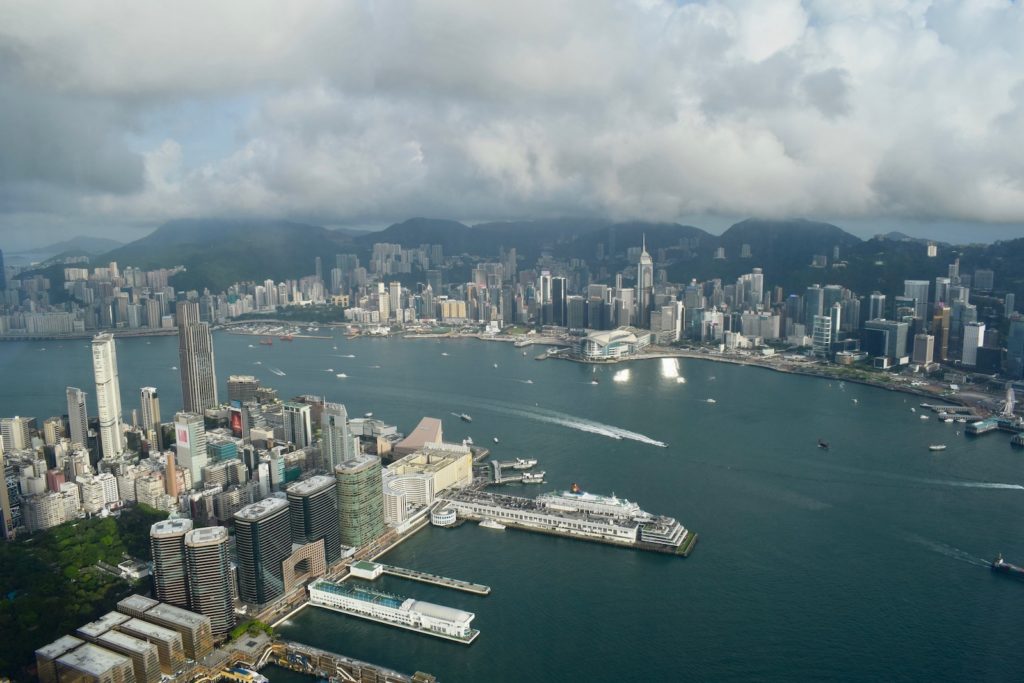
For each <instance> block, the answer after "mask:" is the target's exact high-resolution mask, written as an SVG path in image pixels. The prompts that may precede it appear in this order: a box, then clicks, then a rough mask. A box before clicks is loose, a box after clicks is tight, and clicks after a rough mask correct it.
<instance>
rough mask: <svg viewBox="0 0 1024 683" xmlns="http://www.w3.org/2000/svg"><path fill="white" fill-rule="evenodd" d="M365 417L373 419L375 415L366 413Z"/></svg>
mask: <svg viewBox="0 0 1024 683" xmlns="http://www.w3.org/2000/svg"><path fill="white" fill-rule="evenodd" d="M363 417H373V413H365V414H364V415H363Z"/></svg>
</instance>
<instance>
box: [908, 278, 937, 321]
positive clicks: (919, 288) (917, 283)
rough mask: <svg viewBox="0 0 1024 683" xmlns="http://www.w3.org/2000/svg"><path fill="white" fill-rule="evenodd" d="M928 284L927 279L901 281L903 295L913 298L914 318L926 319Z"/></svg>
mask: <svg viewBox="0 0 1024 683" xmlns="http://www.w3.org/2000/svg"><path fill="white" fill-rule="evenodd" d="M930 284H931V283H930V282H928V281H927V280H904V281H903V296H905V297H911V298H913V299H914V309H915V312H914V317H915V318H920V319H921V320H927V319H928V287H929V285H930Z"/></svg>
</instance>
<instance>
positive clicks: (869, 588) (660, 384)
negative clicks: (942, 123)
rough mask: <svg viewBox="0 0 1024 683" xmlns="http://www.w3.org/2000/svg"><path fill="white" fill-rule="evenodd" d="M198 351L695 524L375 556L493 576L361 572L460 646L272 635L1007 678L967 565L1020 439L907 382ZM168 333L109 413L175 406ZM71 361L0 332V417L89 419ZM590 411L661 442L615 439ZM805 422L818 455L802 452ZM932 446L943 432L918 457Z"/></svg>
mask: <svg viewBox="0 0 1024 683" xmlns="http://www.w3.org/2000/svg"><path fill="white" fill-rule="evenodd" d="M216 344H217V368H218V374H219V377H220V379H221V381H222V388H223V382H224V380H225V379H226V377H227V375H228V374H230V373H242V372H245V373H253V374H256V375H257V376H259V377H260V378H261V379H262V380H263V381H264V382H265V383H267V384H270V385H272V386H275V387H277V388H278V389H280V392H281V395H282V397H284V398H287V397H289V396H291V395H292V394H297V393H320V394H324V395H325V396H326V397H327V398H328V399H329V400H334V401H342V402H344V403H346V404H347V406H348V407H349V412H350V413H351V414H361V413H363V412H366V411H373V412H374V413H375V415H376V416H378V417H381V418H383V419H385V420H387V421H390V422H393V423H396V424H398V425H399V427H400V428H401V429H403V430H406V431H408V430H410V429H411V428H412V427H413V426H414V424H415V423H416V421H418V419H419V418H420V417H422V416H423V415H432V416H435V417H441V418H445V427H446V436H447V438H448V439H449V440H456V439H459V438H462V437H464V436H467V435H471V436H472V437H473V438H474V440H475V441H476V442H477V443H481V444H482V443H488V444H490V442H491V440H492V437H494V436H497V437H499V438H500V443H499V444H498V445H496V446H494V447H493V450H494V453H495V455H496V456H498V457H502V458H511V457H515V456H531V457H536V458H538V459H539V460H540V461H541V466H540V467H541V469H544V470H546V471H547V473H548V474H547V478H548V481H549V482H551V483H552V487H540V488H541V489H542V490H547V489H548V488H553V487H554V486H556V485H557V486H559V487H567V486H568V485H569V483H570V482H573V481H576V482H579V483H580V484H581V485H583V486H584V488H586V489H587V490H590V491H593V492H597V493H611V492H615V493H616V494H618V495H620V496H625V497H628V498H630V499H635V500H637V501H638V502H639V503H640V504H641V506H642V507H643V508H644V509H646V510H649V511H651V512H655V513H664V514H669V515H672V516H674V517H677V518H678V519H680V521H682V522H683V523H684V524H685V525H686V526H688V527H690V528H692V529H694V530H696V531H698V532H699V533H700V536H701V540H700V543H699V544H698V546H697V548H696V550H695V552H694V553H693V555H692V556H691V557H690V558H689V559H686V560H682V559H676V558H668V557H663V556H658V555H652V554H647V553H639V552H634V551H628V550H620V549H616V548H609V547H605V546H600V545H594V544H589V543H584V542H579V541H572V540H567V539H559V538H551V537H547V536H539V535H532V534H528V533H524V532H517V531H514V530H508V531H505V532H494V531H489V530H486V529H480V528H478V527H476V526H474V525H465V526H463V527H461V528H459V529H455V530H440V529H433V528H431V529H427V530H426V531H424V532H423V533H421V534H419V535H418V536H417V537H416V538H414V539H412V540H411V541H409V542H408V543H406V544H405V545H403V546H401V547H400V548H398V549H397V550H395V551H393V552H392V553H390V554H389V555H388V556H387V561H388V562H391V563H394V564H398V565H402V566H408V567H413V568H418V569H423V570H427V571H433V572H437V573H440V574H444V575H448V576H454V577H457V578H462V579H467V580H470V581H476V582H480V583H486V584H488V585H490V586H492V587H493V593H492V594H491V595H490V596H488V597H476V596H472V595H467V594H463V593H458V592H454V591H450V590H445V589H442V588H435V587H430V586H425V585H422V584H418V583H411V582H408V581H403V580H399V579H394V578H388V579H385V580H384V581H383V582H382V586H383V588H384V589H385V590H389V591H392V592H395V593H399V594H401V595H405V596H408V597H416V598H420V599H425V600H430V601H434V602H439V603H442V604H446V605H451V606H454V607H459V608H462V609H467V610H470V611H472V612H474V613H475V614H476V615H477V616H476V621H475V622H474V624H475V626H476V627H477V628H479V629H480V630H481V631H482V635H481V636H480V638H479V639H478V640H477V642H476V643H475V644H474V645H472V646H470V647H464V646H461V645H457V644H453V643H448V642H445V641H440V640H436V639H433V638H428V637H424V636H419V635H416V634H412V633H407V632H404V631H400V630H397V629H391V628H388V627H385V626H380V625H377V624H372V623H368V622H363V621H359V620H356V619H353V618H348V617H345V616H342V615H338V614H334V613H331V612H325V611H322V610H318V609H314V608H310V609H307V610H305V611H304V612H302V613H301V614H300V615H298V616H297V617H295V618H294V619H293V620H292V622H291V623H289V624H287V625H286V626H285V627H284V629H283V632H284V635H285V636H287V637H289V638H294V639H297V640H301V641H304V642H307V643H309V644H311V645H315V646H318V647H322V648H325V649H328V650H333V651H336V652H339V653H343V654H347V655H350V656H353V657H356V658H359V659H363V660H366V661H370V662H377V663H379V664H383V665H386V666H390V667H392V668H395V669H398V670H400V671H408V672H412V671H414V670H416V669H420V670H425V671H429V672H431V673H434V674H435V675H437V676H438V677H439V678H441V679H442V680H443V681H445V682H447V683H450V682H452V681H494V682H501V681H521V680H529V681H575V680H589V681H676V680H716V681H721V680H765V681H791V680H855V681H874V680H895V681H900V680H903V681H911V680H948V681H953V680H964V679H977V678H987V679H990V680H1016V679H1019V678H1020V677H1021V675H1022V671H1024V647H1022V646H1021V643H1022V640H1024V618H1022V617H1024V609H1022V605H1024V603H1022V601H1024V583H1016V582H1014V581H1011V580H1008V579H1006V578H1005V577H1000V576H994V575H992V573H991V572H990V571H989V570H988V568H987V566H986V562H987V560H988V559H989V558H990V557H991V556H992V555H994V554H995V553H996V552H999V551H1002V552H1003V553H1004V554H1005V555H1006V556H1007V558H1008V559H1010V561H1014V560H1018V561H1021V562H1024V536H1022V534H1021V532H1022V528H1024V489H1022V487H1021V486H1020V484H1021V483H1022V482H1024V475H1022V469H1024V459H1022V458H1024V456H1022V455H1021V454H1019V453H1016V452H1014V451H1013V450H1011V448H1010V446H1009V445H1008V439H1007V437H1006V436H1005V435H989V436H984V437H981V438H979V439H966V438H965V437H964V436H962V435H961V436H957V435H955V432H956V431H957V430H962V426H963V425H957V424H950V425H946V424H942V423H937V422H936V421H935V420H934V418H933V419H931V420H928V421H923V420H919V419H918V417H917V414H915V413H912V412H911V411H910V408H911V406H916V405H917V403H918V399H916V398H914V397H909V396H905V395H903V394H898V393H893V392H887V391H883V390H878V389H872V388H868V387H862V386H857V385H847V386H845V387H842V388H841V387H840V386H839V384H838V383H832V384H830V383H829V382H827V381H823V380H817V379H811V378H803V377H795V376H787V375H781V374H777V373H773V372H769V371H764V370H758V369H753V368H743V367H734V366H729V365H724V364H714V363H710V362H706V361H690V360H683V361H680V372H681V374H682V375H683V376H685V377H686V379H687V382H686V383H685V384H679V383H677V382H676V380H675V379H674V378H664V377H662V374H661V366H660V363H659V362H643V363H635V364H632V365H631V366H630V370H631V377H630V379H629V381H628V382H624V383H616V382H613V381H612V374H613V373H614V371H615V369H612V368H602V369H599V370H598V373H599V376H600V378H601V382H600V384H598V385H591V384H590V377H591V371H590V369H589V368H586V367H583V366H579V365H576V364H571V363H565V362H556V361H545V362H537V361H534V360H533V356H534V355H536V353H537V352H538V351H537V350H531V351H530V352H529V353H528V355H527V356H525V357H524V356H522V355H521V352H520V351H519V350H516V349H514V348H512V347H511V346H510V345H505V344H497V343H482V342H476V341H462V342H450V341H446V342H444V343H438V342H436V341H433V340H430V341H428V340H400V339H392V340H380V339H378V340H371V339H366V340H356V341H352V342H349V341H346V340H344V339H338V340H336V341H334V342H331V341H315V340H296V341H295V342H293V343H291V344H285V343H282V342H276V343H275V345H274V346H273V347H269V348H268V347H259V346H258V345H257V344H256V339H255V338H251V337H237V336H230V335H223V334H221V335H218V336H217V338H216ZM249 344H252V345H253V348H249ZM334 344H336V345H337V346H338V350H337V351H336V350H333V349H332V348H331V347H332V345H334ZM44 346H45V347H46V349H47V350H46V351H45V352H44V351H41V350H40V348H41V347H44ZM59 346H63V348H58V347H59ZM176 348H177V347H176V340H175V339H174V338H156V339H152V340H150V343H148V344H147V342H146V340H130V341H119V342H118V356H119V361H120V372H121V388H122V395H123V396H124V398H125V404H126V408H127V409H130V408H131V407H134V406H135V405H137V388H138V387H140V386H143V385H146V384H152V385H154V386H156V387H158V388H159V389H160V390H161V399H162V406H163V410H164V418H165V419H167V418H168V417H169V416H170V415H171V412H172V410H173V409H175V408H176V407H177V406H178V405H180V398H179V394H180V389H179V386H178V375H177V372H175V371H173V370H171V369H170V367H171V366H173V365H177V351H176ZM442 352H446V353H448V354H449V355H448V356H442V355H441V354H442ZM341 354H354V355H355V357H354V358H342V357H339V356H340V355H341ZM256 361H261V362H262V365H255V364H254V363H255V362H256ZM495 363H497V364H498V367H497V368H494V367H493V365H494V364H495ZM89 364H90V357H89V352H88V349H87V348H86V345H85V343H84V342H77V343H64V344H61V345H59V344H57V343H54V342H48V343H46V344H32V345H29V344H24V345H22V344H2V345H0V370H2V373H3V374H2V375H0V376H2V377H3V382H4V383H3V386H2V387H0V414H4V415H11V414H16V413H17V414H22V415H36V416H37V417H40V418H43V417H46V416H47V415H50V414H53V413H61V412H64V408H63V395H64V394H63V391H64V386H65V385H67V384H76V383H77V384H78V385H79V386H82V387H83V388H85V389H86V390H87V391H89V392H90V397H89V398H90V412H93V411H94V410H95V405H94V397H93V396H92V391H93V388H92V379H91V368H90V365H89ZM374 366H379V367H374ZM271 367H273V368H277V369H279V370H281V371H283V372H284V373H286V374H285V375H284V376H278V375H275V374H273V373H272V372H271ZM622 367H624V366H620V367H619V368H618V369H622ZM328 368H331V369H333V371H332V372H327V369H328ZM342 372H343V373H346V374H347V375H348V378H347V379H338V378H336V377H335V374H336V373H342ZM712 377H714V378H715V379H711V378H712ZM528 379H532V380H533V382H534V383H533V384H527V383H525V380H528ZM709 397H712V398H715V399H716V401H717V403H715V404H709V403H707V402H705V399H707V398H709ZM854 398H856V399H858V402H857V403H854V402H853V400H852V399H854ZM451 412H456V413H460V412H468V413H470V414H471V415H473V417H474V421H473V423H472V424H465V423H462V422H460V421H459V420H458V419H456V418H454V417H452V416H451V415H450V413H451ZM609 427H613V428H619V429H621V430H629V431H631V432H634V433H636V435H638V437H637V438H643V437H646V438H648V439H651V440H660V441H664V442H667V443H668V444H669V447H668V448H658V447H656V446H653V445H650V444H649V443H645V442H644V441H642V440H635V439H631V438H623V439H618V440H617V439H614V438H611V437H610V436H609V434H611V433H612V430H610V429H609ZM583 430H589V431H583ZM595 432H598V433H595ZM620 433H621V432H620ZM819 437H824V438H826V439H828V440H829V441H830V442H831V443H832V449H831V450H830V451H828V452H824V451H821V450H819V449H818V448H816V445H815V443H816V440H817V439H818V438H819ZM937 441H941V442H944V443H946V444H948V446H949V448H948V449H947V450H946V451H945V452H944V453H939V454H932V453H929V452H928V450H927V445H928V444H929V443H931V442H937ZM506 490H507V491H509V492H519V491H523V489H522V488H521V487H511V486H510V487H507V488H506ZM526 491H527V493H528V494H531V495H532V494H533V493H536V490H535V488H534V487H531V488H529V489H526ZM272 678H274V679H275V680H277V677H276V676H272Z"/></svg>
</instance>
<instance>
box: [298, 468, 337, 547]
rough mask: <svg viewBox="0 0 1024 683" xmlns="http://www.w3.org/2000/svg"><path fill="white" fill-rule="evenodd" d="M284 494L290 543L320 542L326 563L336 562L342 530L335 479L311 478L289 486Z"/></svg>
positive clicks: (320, 476) (326, 477)
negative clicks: (286, 501) (290, 536)
mask: <svg viewBox="0 0 1024 683" xmlns="http://www.w3.org/2000/svg"><path fill="white" fill-rule="evenodd" d="M287 494H288V511H289V517H290V520H291V532H292V543H296V544H298V545H305V544H306V543H313V542H315V541H318V540H320V539H323V541H324V557H325V558H326V560H327V562H328V563H331V562H335V561H337V560H338V559H339V558H340V557H341V526H340V522H339V518H338V495H337V492H336V491H335V480H334V478H332V477H328V476H323V475H318V476H315V477H310V478H309V479H305V480H303V481H299V482H296V483H294V484H292V485H291V486H289V487H288V489H287Z"/></svg>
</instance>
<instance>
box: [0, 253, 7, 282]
mask: <svg viewBox="0 0 1024 683" xmlns="http://www.w3.org/2000/svg"><path fill="white" fill-rule="evenodd" d="M0 289H7V274H6V273H5V272H4V250H3V249H0Z"/></svg>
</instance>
